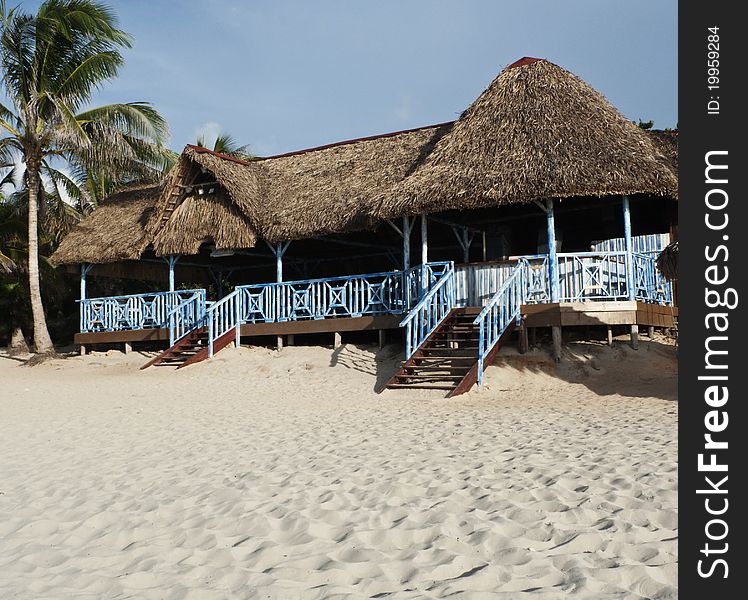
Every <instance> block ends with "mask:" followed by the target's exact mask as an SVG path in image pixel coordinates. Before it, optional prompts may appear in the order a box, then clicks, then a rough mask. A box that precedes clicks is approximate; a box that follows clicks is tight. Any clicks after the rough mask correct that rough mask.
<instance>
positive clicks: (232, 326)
mask: <svg viewBox="0 0 748 600" xmlns="http://www.w3.org/2000/svg"><path fill="white" fill-rule="evenodd" d="M241 298H242V295H241V290H240V289H239V288H237V289H235V290H234V291H233V292H231V293H230V294H227V295H226V296H224V297H223V298H221V299H220V300H218V301H217V302H213V303H212V304H211V305H210V306H209V307H208V308H207V310H206V311H205V323H206V325H207V328H208V356H213V350H214V345H215V343H216V341H217V340H218V339H219V338H220V337H222V336H224V335H226V334H227V333H229V332H231V331H233V332H234V341H235V342H236V343H237V345H238V342H239V337H240V333H239V328H240V326H241V324H242V320H241Z"/></svg>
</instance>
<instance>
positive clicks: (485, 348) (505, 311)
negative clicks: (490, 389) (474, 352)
mask: <svg viewBox="0 0 748 600" xmlns="http://www.w3.org/2000/svg"><path fill="white" fill-rule="evenodd" d="M528 269H529V262H528V261H527V260H520V261H519V262H518V264H517V266H516V267H514V269H512V272H511V274H510V275H509V276H508V277H507V278H506V280H505V281H504V283H503V284H502V285H501V287H500V288H499V290H498V291H497V292H496V294H494V296H493V297H492V298H491V300H490V301H489V302H488V304H486V306H484V307H483V310H482V311H481V312H480V314H479V315H478V316H477V317H475V320H474V321H473V325H477V326H478V327H479V336H478V385H482V384H483V364H484V361H485V360H486V357H487V356H488V353H489V352H491V350H492V349H493V347H494V346H495V345H496V343H497V342H498V341H499V338H501V336H502V334H503V333H504V331H505V330H506V328H507V327H508V326H509V325H510V324H511V323H512V322H513V321H514V322H515V323H517V324H519V320H520V307H521V306H522V304H523V303H524V302H523V298H524V295H525V292H526V281H527V279H526V273H527V271H528Z"/></svg>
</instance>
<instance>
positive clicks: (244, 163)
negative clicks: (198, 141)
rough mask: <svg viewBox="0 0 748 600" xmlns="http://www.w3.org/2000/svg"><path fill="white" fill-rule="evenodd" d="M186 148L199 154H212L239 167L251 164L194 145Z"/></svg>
mask: <svg viewBox="0 0 748 600" xmlns="http://www.w3.org/2000/svg"><path fill="white" fill-rule="evenodd" d="M187 148H192V149H193V150H194V151H195V152H197V153H199V154H212V155H213V156H217V157H218V158H223V159H224V160H230V161H231V162H235V163H238V164H240V165H249V164H251V162H250V161H246V160H242V159H241V158H236V156H229V155H228V154H223V153H221V152H216V151H215V150H210V149H208V148H203V147H202V146H195V145H194V144H187Z"/></svg>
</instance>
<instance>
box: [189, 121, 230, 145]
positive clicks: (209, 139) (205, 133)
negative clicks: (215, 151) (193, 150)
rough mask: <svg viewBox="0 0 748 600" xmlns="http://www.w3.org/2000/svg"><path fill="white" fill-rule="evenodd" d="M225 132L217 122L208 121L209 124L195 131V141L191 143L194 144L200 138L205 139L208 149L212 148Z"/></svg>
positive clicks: (204, 124)
mask: <svg viewBox="0 0 748 600" xmlns="http://www.w3.org/2000/svg"><path fill="white" fill-rule="evenodd" d="M222 132H223V127H221V125H220V124H219V123H216V122H215V121H208V122H207V123H203V124H202V125H200V127H198V128H197V129H195V139H194V140H192V141H191V142H190V143H191V144H194V143H195V142H196V141H197V140H198V139H199V138H201V137H202V138H203V139H204V140H205V146H206V147H208V148H212V147H213V144H215V142H216V138H217V137H218V136H219V135H221V133H222Z"/></svg>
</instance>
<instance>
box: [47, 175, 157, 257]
mask: <svg viewBox="0 0 748 600" xmlns="http://www.w3.org/2000/svg"><path fill="white" fill-rule="evenodd" d="M160 191H161V190H160V187H159V186H158V185H143V186H132V187H129V188H127V189H125V190H122V191H120V192H117V193H115V194H112V196H110V197H109V198H108V199H107V200H106V201H104V202H102V203H101V205H100V206H99V207H98V208H97V209H96V210H95V211H94V212H93V213H92V214H91V215H90V216H88V217H86V218H85V219H83V220H82V221H81V222H80V223H78V224H77V225H76V226H75V227H73V229H72V230H71V231H70V233H68V234H67V235H66V236H65V238H64V239H63V240H62V242H61V243H60V246H59V247H58V248H57V250H56V251H55V252H54V253H53V254H52V256H51V258H50V261H51V262H52V264H54V265H70V264H82V263H90V264H103V263H113V262H118V261H122V260H137V259H139V258H140V256H141V255H142V254H143V252H144V251H145V249H146V248H147V247H148V244H149V243H150V237H149V235H148V234H147V232H146V224H147V222H148V220H149V219H150V217H151V214H152V212H153V210H154V207H155V205H156V202H157V200H158V198H159V195H160Z"/></svg>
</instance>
